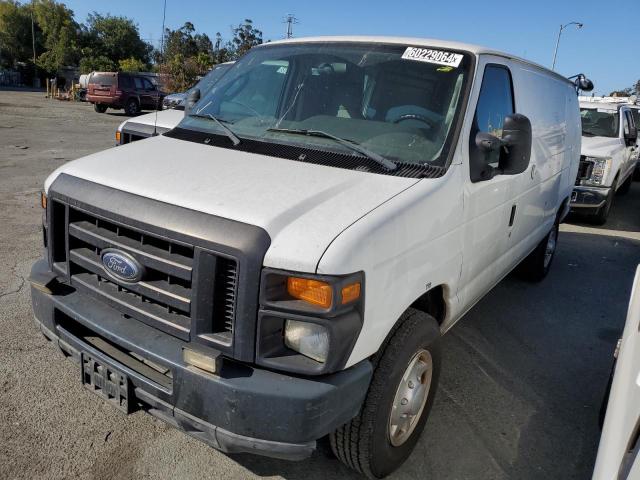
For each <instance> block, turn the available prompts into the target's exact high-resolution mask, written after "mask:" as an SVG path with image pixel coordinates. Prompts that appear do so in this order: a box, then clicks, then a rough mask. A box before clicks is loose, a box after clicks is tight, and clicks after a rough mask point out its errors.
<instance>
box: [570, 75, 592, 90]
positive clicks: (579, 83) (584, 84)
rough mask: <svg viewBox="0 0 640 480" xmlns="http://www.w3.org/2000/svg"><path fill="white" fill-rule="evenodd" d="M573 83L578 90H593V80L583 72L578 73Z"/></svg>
mask: <svg viewBox="0 0 640 480" xmlns="http://www.w3.org/2000/svg"><path fill="white" fill-rule="evenodd" d="M573 83H574V84H575V86H576V90H582V91H583V92H590V91H591V90H593V82H592V81H591V80H589V79H588V78H587V77H585V76H584V75H582V74H580V75H578V76H577V77H576V79H575V80H574V81H573Z"/></svg>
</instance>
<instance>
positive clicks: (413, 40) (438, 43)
mask: <svg viewBox="0 0 640 480" xmlns="http://www.w3.org/2000/svg"><path fill="white" fill-rule="evenodd" d="M313 42H359V43H386V44H398V45H411V46H419V47H420V46H424V47H439V48H446V49H451V50H463V51H467V52H469V53H472V54H474V55H495V56H498V57H504V58H508V59H512V60H516V61H518V62H522V63H526V64H527V65H531V66H534V67H536V68H539V69H542V70H544V71H545V72H546V73H548V74H550V75H552V76H554V77H556V78H558V79H561V80H564V81H566V82H567V83H570V84H571V85H573V82H572V81H571V80H569V79H568V78H566V77H563V76H562V75H560V74H559V73H557V72H554V71H553V70H549V69H548V68H547V67H544V66H542V65H540V64H537V63H535V62H532V61H530V60H527V59H524V58H520V57H518V56H516V55H512V54H510V53H506V52H501V51H498V50H493V49H491V48H487V47H482V46H480V45H473V44H470V43H462V42H453V41H449V40H438V39H435V38H417V37H386V36H375V35H373V36H366V35H365V36H360V35H354V36H352V35H346V36H325V37H322V36H320V37H306V38H305V37H301V38H289V39H284V40H277V41H274V42H269V43H263V44H262V45H260V46H262V47H265V46H269V45H282V44H287V43H313Z"/></svg>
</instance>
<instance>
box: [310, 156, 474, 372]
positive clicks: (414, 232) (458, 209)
mask: <svg viewBox="0 0 640 480" xmlns="http://www.w3.org/2000/svg"><path fill="white" fill-rule="evenodd" d="M462 185H463V177H462V168H461V166H460V165H459V164H454V165H452V166H451V167H450V169H449V171H448V172H447V174H446V175H445V176H443V177H441V178H439V179H432V180H421V181H420V182H418V183H417V184H416V185H414V186H413V187H411V188H409V189H407V190H405V191H403V192H402V193H400V194H399V195H396V196H395V197H393V198H392V199H391V200H389V201H387V202H386V203H384V204H382V205H380V206H379V207H378V208H376V209H375V210H373V211H372V212H370V213H369V214H368V215H366V216H365V217H363V218H362V219H361V220H359V221H358V222H356V223H355V224H353V225H352V226H351V227H349V228H348V229H346V230H345V231H344V232H343V233H342V234H340V235H339V236H338V237H337V238H336V239H335V240H334V241H333V242H332V243H331V245H330V246H329V247H328V249H327V251H326V252H325V254H324V255H323V256H322V258H321V260H320V262H319V264H318V269H317V272H318V273H327V274H329V273H330V274H349V273H353V272H356V271H364V272H365V288H366V294H365V309H364V311H365V314H364V325H363V327H362V330H361V333H360V336H359V338H358V341H357V342H356V345H355V346H354V349H353V351H352V353H351V357H350V358H349V360H348V361H347V366H351V365H353V364H355V363H357V362H358V359H363V358H366V357H368V356H370V355H371V354H373V353H375V352H376V351H377V350H378V347H379V346H380V344H381V343H382V342H383V341H384V339H385V337H386V336H387V334H388V333H389V331H390V330H391V329H392V328H393V325H394V324H395V322H396V319H397V318H398V317H399V316H400V315H401V314H402V312H403V311H404V310H406V308H407V307H409V306H410V305H411V304H412V303H413V302H414V301H415V300H416V299H417V298H419V297H420V296H421V295H422V294H424V293H425V292H426V291H427V290H429V289H430V288H432V287H435V286H438V285H443V286H444V288H443V290H444V292H445V302H446V305H447V318H448V317H449V316H451V315H456V314H457V312H458V310H459V305H458V302H457V297H456V285H457V282H458V279H459V277H460V268H461V266H462V244H461V242H462V234H461V229H460V227H461V225H462V215H463V208H462Z"/></svg>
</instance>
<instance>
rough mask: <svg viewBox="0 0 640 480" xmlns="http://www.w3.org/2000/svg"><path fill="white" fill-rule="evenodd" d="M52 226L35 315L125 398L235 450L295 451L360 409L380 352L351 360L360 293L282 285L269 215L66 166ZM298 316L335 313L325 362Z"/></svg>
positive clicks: (96, 383) (126, 406)
mask: <svg viewBox="0 0 640 480" xmlns="http://www.w3.org/2000/svg"><path fill="white" fill-rule="evenodd" d="M43 227H44V231H45V247H46V249H45V252H46V258H45V259H42V260H40V261H38V262H36V263H35V264H34V266H33V268H32V271H31V276H30V282H31V286H32V288H31V294H32V302H33V309H34V315H35V319H36V322H37V324H38V326H39V328H40V329H41V331H42V333H43V334H44V335H45V336H46V337H47V338H48V339H49V340H51V341H53V342H54V343H55V344H56V346H57V347H58V348H59V349H60V350H61V351H62V352H63V353H64V354H65V355H66V356H67V357H69V358H70V359H71V360H73V362H74V363H75V364H76V365H77V367H76V368H79V374H80V375H79V377H80V378H81V379H82V383H83V384H84V385H85V386H86V387H87V388H88V389H89V390H92V391H94V392H95V393H98V394H99V395H100V396H101V397H102V398H103V399H104V400H106V401H108V402H109V403H111V404H113V405H114V406H115V407H117V408H119V409H121V410H123V411H124V412H127V413H128V412H131V411H133V410H135V409H137V408H143V409H144V410H146V411H148V412H149V413H151V414H153V415H155V416H157V417H159V418H161V419H162V420H164V421H166V422H167V423H169V424H171V425H173V426H175V427H177V428H179V429H181V430H183V431H184V432H186V433H188V434H190V435H192V436H194V437H196V438H198V439H200V440H202V441H204V442H206V443H208V444H209V445H211V446H213V447H214V448H217V449H219V450H222V451H224V452H229V453H233V452H251V453H256V454H261V455H267V456H271V457H276V458H285V459H294V460H295V459H302V458H305V457H307V456H309V455H310V454H311V452H312V451H313V449H314V448H315V443H316V440H317V439H319V438H321V437H323V436H325V435H327V434H328V433H330V432H331V431H333V430H335V429H336V428H337V427H339V426H340V425H342V424H344V423H346V422H348V421H349V420H350V419H351V418H353V417H354V416H355V415H356V414H357V412H358V410H359V409H360V406H361V404H362V402H363V399H364V397H365V395H366V392H367V388H368V385H369V382H370V378H371V373H372V367H371V364H370V362H369V361H367V360H365V361H362V362H360V363H357V364H356V365H353V366H351V367H350V368H347V369H344V366H345V363H346V360H347V356H348V355H349V353H350V351H351V348H352V347H353V344H354V343H355V339H356V338H357V335H358V333H359V330H360V327H361V324H362V318H361V315H362V312H361V311H360V307H359V305H360V303H359V302H358V301H354V302H353V304H352V305H347V306H344V305H342V304H340V308H335V309H334V308H332V307H330V308H328V309H323V308H321V307H318V308H314V307H313V306H310V307H308V308H306V309H302V310H300V308H298V303H300V301H297V302H296V301H292V300H291V299H290V298H288V297H287V296H286V295H285V296H279V295H280V294H279V293H278V285H277V282H275V283H274V279H275V278H277V277H278V275H277V274H276V273H274V274H272V275H271V276H269V271H268V270H265V269H263V268H262V266H263V258H264V255H265V252H266V251H267V249H268V247H269V244H270V238H269V235H268V234H267V232H266V231H264V230H263V229H262V228H260V227H256V226H252V225H248V224H246V223H241V222H237V221H232V220H228V219H224V218H221V217H216V216H213V215H209V214H205V213H201V212H196V211H193V210H188V209H185V208H183V207H178V206H173V205H168V204H166V203H163V202H159V201H156V200H152V199H149V198H145V197H141V196H138V195H135V194H131V193H128V192H124V191H121V190H116V189H113V188H109V187H106V186H102V185H99V184H96V183H93V182H89V181H86V180H82V179H79V178H76V177H72V176H69V175H64V174H62V175H60V176H59V177H58V178H57V179H56V180H55V181H54V182H53V183H52V184H51V186H50V187H49V191H48V197H47V202H46V215H45V218H44V221H43ZM274 275H275V276H274ZM261 276H262V282H263V290H264V282H265V281H267V282H268V283H269V287H270V288H269V291H268V292H267V291H263V292H262V293H261V292H260V285H261ZM338 280H339V281H342V280H344V281H347V280H348V281H349V282H350V283H349V284H350V285H352V284H353V283H354V282H353V281H352V279H338ZM356 280H358V279H357V278H356ZM338 283H339V282H338ZM340 285H341V284H340ZM338 286H339V285H338ZM336 288H337V287H336ZM274 295H275V296H274ZM259 298H262V299H263V300H262V301H261V300H259ZM263 301H264V303H265V304H262V303H263ZM302 303H304V302H302ZM336 303H338V302H336ZM317 312H320V313H317ZM288 321H289V322H298V323H299V324H302V325H306V324H308V325H321V326H322V325H325V326H327V328H326V329H325V334H326V336H327V339H328V343H329V345H330V346H329V347H328V349H327V351H326V352H325V354H326V358H325V359H324V360H325V361H324V362H318V361H316V360H313V359H311V358H309V357H307V356H304V355H302V354H299V353H298V352H296V351H295V350H292V348H296V345H293V344H290V345H289V346H285V345H284V340H283V338H284V337H283V332H282V329H283V328H286V322H288ZM336 325H339V328H335V326H336ZM290 347H292V348H290Z"/></svg>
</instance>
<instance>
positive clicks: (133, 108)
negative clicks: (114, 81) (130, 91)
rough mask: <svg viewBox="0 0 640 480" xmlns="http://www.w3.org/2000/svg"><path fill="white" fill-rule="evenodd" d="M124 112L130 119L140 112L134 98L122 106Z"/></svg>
mask: <svg viewBox="0 0 640 480" xmlns="http://www.w3.org/2000/svg"><path fill="white" fill-rule="evenodd" d="M124 111H125V113H126V114H127V115H129V116H130V117H133V116H134V115H136V114H137V113H138V112H139V111H140V106H139V105H138V101H137V100H136V99H135V98H130V99H129V100H127V103H126V104H125V106H124Z"/></svg>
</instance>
